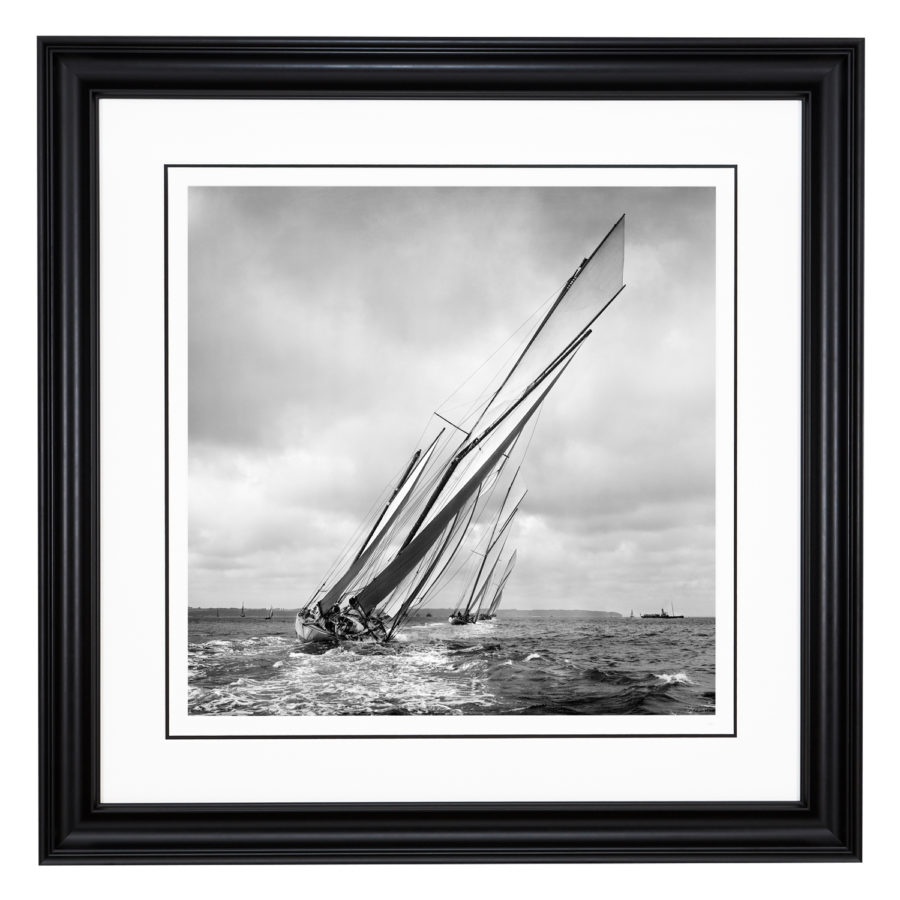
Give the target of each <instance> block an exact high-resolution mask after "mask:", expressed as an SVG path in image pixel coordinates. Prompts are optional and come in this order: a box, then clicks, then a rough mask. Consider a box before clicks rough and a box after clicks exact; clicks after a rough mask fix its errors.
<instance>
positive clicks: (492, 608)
mask: <svg viewBox="0 0 900 900" xmlns="http://www.w3.org/2000/svg"><path fill="white" fill-rule="evenodd" d="M516 552H517V551H515V550H514V551H513V554H512V556H511V557H510V558H509V562H507V564H506V568H505V569H504V570H503V576H502V577H501V578H500V581H499V582H498V583H497V586H496V587H495V588H494V593H493V596H492V598H491V600H490V601H489V603H488V606H487V612H485V613H483V614H482V615H481V616H479V617H478V618H479V621H482V622H490V621H491V620H492V619H496V618H497V610H498V609H499V607H500V601H501V600H502V599H503V589H504V588H505V587H506V582H507V581H509V576H510V575H512V571H513V569H514V568H515V565H516Z"/></svg>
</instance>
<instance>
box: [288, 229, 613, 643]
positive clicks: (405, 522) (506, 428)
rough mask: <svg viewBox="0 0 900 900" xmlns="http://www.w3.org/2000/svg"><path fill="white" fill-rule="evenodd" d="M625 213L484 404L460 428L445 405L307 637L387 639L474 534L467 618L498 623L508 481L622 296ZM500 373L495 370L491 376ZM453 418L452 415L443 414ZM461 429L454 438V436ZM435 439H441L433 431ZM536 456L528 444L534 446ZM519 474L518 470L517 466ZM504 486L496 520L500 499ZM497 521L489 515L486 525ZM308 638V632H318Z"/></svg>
mask: <svg viewBox="0 0 900 900" xmlns="http://www.w3.org/2000/svg"><path fill="white" fill-rule="evenodd" d="M623 269H624V216H623V217H622V218H620V219H619V221H618V222H616V224H615V225H614V226H613V227H612V228H611V229H610V231H609V232H608V234H607V235H606V237H605V238H604V239H603V240H602V241H601V242H600V244H598V245H597V247H596V249H595V250H594V252H593V253H591V255H590V256H588V257H586V258H585V259H584V260H582V262H581V263H580V264H579V265H578V266H577V268H576V269H575V271H574V272H573V273H572V275H571V276H570V277H569V278H568V280H567V281H566V282H565V284H564V285H563V286H562V288H561V289H560V290H559V291H558V292H557V293H556V295H555V296H554V298H553V299H552V303H551V305H550V307H549V309H548V310H547V311H546V312H545V313H544V314H543V315H542V316H541V318H540V320H539V321H538V322H537V324H536V326H535V327H533V328H532V329H531V330H530V331H529V332H526V334H525V335H524V337H523V339H522V346H521V347H520V349H519V350H518V351H517V352H516V353H515V355H514V359H512V360H511V361H510V360H508V361H507V364H504V365H503V366H502V367H501V369H500V371H498V372H495V373H494V374H493V375H492V376H490V378H489V380H488V382H487V383H486V384H483V385H481V390H480V393H479V395H478V396H477V397H476V400H475V402H473V403H471V404H469V405H468V408H467V409H466V410H465V411H464V412H463V413H462V414H461V415H458V416H455V421H454V420H452V419H451V418H450V417H449V416H450V413H449V410H447V409H446V408H445V407H443V406H442V407H439V408H438V411H436V413H435V415H436V417H437V418H438V419H440V420H442V423H445V424H443V425H442V427H441V430H440V431H438V433H437V435H436V436H435V437H434V438H433V440H431V442H430V444H428V445H427V446H425V447H424V449H419V450H416V451H415V453H414V454H413V455H412V458H411V459H410V461H409V463H408V465H406V467H405V469H404V471H403V475H402V476H401V478H400V480H399V481H398V482H397V484H396V485H395V486H394V488H393V491H392V492H391V493H390V496H389V497H388V499H387V500H386V502H384V503H383V505H382V506H381V507H380V509H379V511H378V514H377V515H376V516H375V517H374V519H373V520H372V521H371V522H370V523H369V524H368V525H366V526H365V527H364V528H363V529H361V537H360V539H358V542H357V543H356V545H355V546H352V545H351V548H350V550H349V551H348V553H347V555H346V556H345V558H344V559H343V560H341V561H340V562H339V564H337V565H336V566H335V567H334V569H333V570H332V574H331V575H330V576H329V577H328V578H326V580H325V582H324V583H322V585H321V587H320V588H319V590H317V591H316V593H315V594H314V595H313V597H311V598H310V599H309V600H308V601H307V603H306V605H305V607H304V608H302V609H301V611H300V613H298V616H297V623H296V628H297V633H298V634H299V635H300V636H301V637H302V638H303V639H316V640H321V639H325V638H329V637H331V638H355V637H362V636H371V637H375V638H378V639H380V640H387V639H389V638H390V637H391V635H393V634H394V632H395V631H396V630H397V628H398V627H399V626H400V625H401V624H402V622H403V621H404V619H405V618H406V617H408V616H409V614H410V613H411V612H412V611H413V610H414V609H416V608H418V607H419V606H421V605H422V604H423V603H425V602H427V601H428V600H429V599H430V598H431V597H432V596H434V595H435V594H436V593H437V591H438V590H439V589H440V584H441V581H442V579H443V578H444V576H445V573H446V572H447V571H448V568H449V567H450V566H451V563H453V562H454V559H455V558H457V557H459V556H462V555H464V553H465V551H466V548H468V547H471V545H472V542H473V540H474V537H475V536H476V535H479V536H480V537H478V541H481V540H482V538H483V537H484V534H485V528H486V525H485V523H486V522H492V526H487V527H489V532H490V536H489V538H488V540H487V541H486V542H485V543H484V546H485V550H484V552H483V555H482V556H481V560H480V564H479V566H478V572H477V574H476V576H475V578H474V580H473V581H472V583H471V590H470V591H469V592H468V595H467V597H466V603H465V612H466V614H467V615H471V614H473V612H474V615H475V616H477V614H478V611H479V610H484V614H485V615H492V614H493V612H492V611H493V610H495V609H496V607H497V605H498V604H499V601H500V597H501V595H502V593H503V588H504V586H505V584H506V581H507V580H508V578H509V575H510V573H511V571H512V566H513V565H514V562H515V553H514V554H513V555H512V557H511V558H510V559H509V560H508V562H507V563H506V567H505V569H504V570H503V575H502V576H501V578H500V580H499V581H497V582H496V585H495V584H494V581H493V578H494V575H495V574H496V573H497V571H498V568H499V563H500V559H501V555H502V553H503V549H504V547H505V543H506V538H507V537H508V534H509V527H510V525H511V523H512V520H513V517H514V516H515V513H516V511H517V510H518V508H519V503H521V498H520V499H519V501H517V503H516V504H515V507H514V509H513V511H512V512H511V513H510V514H508V515H506V516H502V515H501V514H502V513H503V510H504V507H505V505H506V501H507V499H508V498H509V496H510V492H511V490H512V484H513V481H514V480H515V478H514V477H513V479H512V480H509V481H508V483H507V478H508V475H505V474H504V470H505V467H506V466H507V464H508V462H509V460H510V458H511V457H512V456H513V454H514V453H516V454H517V455H518V454H519V453H521V454H522V455H524V450H522V448H521V447H519V446H518V443H519V438H520V436H521V435H522V433H523V431H524V430H525V429H526V427H527V426H528V424H529V422H531V423H532V425H534V424H535V422H536V414H537V412H538V411H539V410H540V408H541V405H542V404H543V402H544V401H545V399H546V398H547V396H548V394H549V393H550V391H551V390H552V389H553V388H554V386H555V385H556V384H557V382H558V381H559V379H560V378H561V376H562V373H563V372H564V371H565V370H566V368H568V366H569V364H570V363H571V362H572V360H573V358H574V357H575V355H576V354H577V352H578V350H579V349H580V348H581V347H582V345H583V344H584V341H585V340H586V339H587V337H588V336H589V335H590V333H591V326H592V325H593V324H594V322H596V320H597V318H598V317H599V316H600V315H601V314H602V313H603V312H604V310H606V309H607V308H608V307H609V305H610V304H611V303H612V302H613V300H615V298H616V297H617V296H618V295H619V293H621V291H622V289H623V287H624V284H623V280H622V279H623ZM488 375H490V373H488ZM445 412H446V413H447V415H444V413H445ZM447 425H449V426H452V430H448V429H447ZM432 433H433V432H432ZM522 444H523V445H524V447H525V449H526V450H527V442H525V441H523V442H522ZM511 468H512V467H510V469H511ZM501 482H502V483H503V486H504V488H505V494H504V497H503V502H502V503H501V504H500V508H499V511H498V512H497V515H496V518H494V514H493V513H489V510H490V509H492V503H491V495H492V494H493V491H494V488H495V487H496V485H497V484H500V483H501ZM487 516H490V518H486V517H487ZM313 634H314V636H313V637H307V635H313Z"/></svg>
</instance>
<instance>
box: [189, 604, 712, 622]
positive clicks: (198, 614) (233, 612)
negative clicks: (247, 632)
mask: <svg viewBox="0 0 900 900" xmlns="http://www.w3.org/2000/svg"><path fill="white" fill-rule="evenodd" d="M452 611H453V610H452V609H450V608H449V607H447V608H446V609H445V608H442V607H435V608H433V609H425V610H417V611H416V612H414V613H413V614H412V615H411V616H410V617H409V620H408V621H410V622H421V621H425V620H426V619H443V618H447V616H449V615H450V613H451V612H452ZM217 612H218V613H220V614H221V615H225V616H228V617H230V616H237V617H240V614H241V609H240V607H239V606H202V607H201V606H189V607H188V616H189V617H190V616H193V617H194V618H198V619H203V618H215V617H216V613H217ZM244 613H245V615H244V618H247V619H250V618H253V619H263V618H265V617H266V616H267V615H268V613H269V607H268V606H258V607H256V606H254V607H245V608H244ZM273 613H274V615H273V618H274V619H285V618H293V617H294V616H295V615H296V614H297V608H293V609H280V608H276V609H275V610H274V611H273ZM506 615H508V616H510V617H514V618H519V619H527V618H539V617H543V616H554V617H556V618H559V619H567V618H568V619H574V618H579V619H628V618H630V616H628V615H626V614H624V613H619V612H612V611H610V610H598V609H552V608H550V609H516V608H515V607H508V608H505V609H502V610H500V612H499V614H498V618H500V619H502V618H503V617H504V616H506ZM634 618H635V619H639V618H640V614H639V613H637V614H635V616H634ZM684 618H686V619H714V618H715V616H714V615H705V616H689V615H685V616H684Z"/></svg>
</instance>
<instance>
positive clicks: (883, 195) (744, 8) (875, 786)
mask: <svg viewBox="0 0 900 900" xmlns="http://www.w3.org/2000/svg"><path fill="white" fill-rule="evenodd" d="M534 6H535V7H539V8H534V9H531V8H528V7H526V5H525V4H523V3H521V2H514V3H512V2H508V3H504V2H489V0H454V2H453V3H435V4H429V3H423V2H413V0H407V2H389V0H379V2H374V3H371V2H370V3H363V2H343V3H342V2H332V3H327V4H318V3H317V4H312V5H308V6H307V5H304V4H303V3H300V2H296V0H292V2H280V0H277V2H276V0H253V2H252V3H248V2H246V0H242V2H232V0H214V2H193V3H192V2H187V0H178V2H176V0H155V2H153V3H136V4H127V3H117V2H100V0H96V2H79V3H72V2H68V3H65V2H60V0H43V2H40V3H36V4H34V5H33V6H29V5H26V4H24V3H9V4H7V5H6V6H5V8H4V12H3V31H4V39H3V54H2V56H0V61H2V66H3V76H4V77H3V85H4V88H5V90H4V101H5V102H4V115H3V125H4V127H3V139H2V141H0V152H2V154H3V158H4V163H5V165H4V166H3V169H2V172H3V175H4V180H3V184H2V191H0V210H2V215H0V231H2V234H0V254H2V260H3V278H2V282H0V284H2V291H0V297H2V300H0V311H2V319H0V409H2V413H3V415H2V419H0V421H2V423H3V428H2V435H3V441H2V443H0V456H2V466H0V479H2V488H0V572H2V578H0V597H2V599H3V606H2V609H3V612H4V613H7V615H5V616H4V618H3V623H4V629H5V631H4V635H3V638H4V640H3V657H2V658H3V661H4V663H5V667H4V668H5V671H4V672H3V676H4V677H3V684H4V686H5V691H4V700H5V703H6V708H5V715H4V716H3V719H2V721H3V730H4V740H3V741H2V744H0V754H2V757H3V761H2V766H0V771H2V772H3V775H4V780H3V783H2V788H0V791H2V793H0V796H2V798H3V801H4V802H3V804H2V814H0V819H2V828H3V838H2V841H0V853H2V856H3V860H4V862H3V868H2V873H3V875H2V883H3V887H4V893H5V894H6V896H10V897H26V896H27V897H41V898H44V897H48V898H49V897H54V898H56V897H61V896H64V897H67V898H80V897H96V898H106V897H118V896H122V895H123V894H127V896H129V897H130V898H133V900H139V898H144V897H157V896H159V893H160V892H161V891H165V892H169V893H171V894H173V895H174V896H176V897H177V896H201V895H202V896H211V897H216V898H219V897H221V898H230V897H242V898H243V897H246V896H248V894H249V892H251V891H252V892H253V894H254V895H255V896H267V895H284V894H286V895H288V896H294V895H304V896H308V897H315V896H328V897H330V898H334V897H344V896H351V895H354V894H357V893H358V894H360V895H363V896H371V895H373V894H374V895H375V896H381V895H384V896H390V897H395V896H398V895H399V896H420V897H421V896H425V897H428V898H442V897H451V896H459V894H460V892H466V893H467V894H468V895H469V896H474V897H481V896H490V895H492V894H494V893H495V892H503V893H505V894H510V893H515V894H517V895H519V896H525V897H538V896H542V895H544V894H548V893H549V894H551V895H553V896H556V897H563V896H592V895H601V894H602V895H604V896H608V897H623V896H627V897H629V898H634V897H665V898H666V900H676V898H680V897H690V898H692V900H695V898H698V897H699V898H702V897H717V896H719V895H721V894H723V893H727V894H728V895H729V896H730V897H754V896H757V895H758V894H760V892H767V893H770V894H773V895H774V896H778V897H781V896H791V895H793V894H795V893H799V892H801V891H802V892H804V893H808V894H811V895H815V896H818V897H845V896H848V895H855V896H856V897H868V896H879V895H881V894H882V893H885V892H890V891H892V890H894V889H895V888H896V875H895V870H894V867H893V866H892V862H893V858H894V857H895V856H896V853H897V841H896V834H897V827H896V818H895V817H896V810H895V803H896V801H897V790H896V788H897V776H896V774H895V772H896V770H897V768H898V764H897V760H898V747H897V741H896V736H895V733H894V732H895V727H894V724H893V723H894V721H895V719H896V714H895V710H894V698H895V696H896V694H897V690H896V687H895V685H896V684H897V680H898V676H897V674H896V672H897V666H896V663H895V662H894V660H895V657H896V649H895V646H896V637H895V634H896V632H897V627H896V622H897V616H898V606H897V602H898V599H900V589H898V576H897V567H896V563H895V560H896V557H897V553H898V551H897V548H896V546H895V544H896V539H895V536H896V534H897V531H898V529H897V525H896V510H897V507H898V504H900V494H898V477H897V465H896V457H897V449H896V448H897V438H898V436H900V428H898V426H897V424H896V422H897V413H896V406H897V400H896V396H895V395H896V394H897V393H898V387H900V369H898V366H897V357H898V352H897V349H896V343H897V340H898V333H900V315H898V311H897V310H898V297H900V290H898V287H897V265H896V262H895V260H896V256H897V234H898V229H897V215H896V211H897V189H896V185H897V180H898V178H897V175H898V173H897V167H896V147H897V136H898V126H897V114H896V107H897V98H896V89H897V86H898V78H897V75H896V65H895V57H896V54H897V47H896V41H897V38H898V29H897V28H896V26H895V24H894V21H893V17H892V15H891V12H890V11H889V10H891V9H892V7H891V5H890V4H887V3H881V2H877V0H873V2H870V0H856V2H853V3H848V2H846V0H842V2H831V0H827V2H826V0H821V2H816V3H806V2H804V3H794V4H789V3H785V2H784V0H754V2H753V3H752V4H744V3H723V2H700V0H679V2H677V3H672V2H664V0H643V2H641V3H632V4H601V3H590V4H588V3H581V2H578V0H554V2H553V3H546V4H534ZM37 34H146V35H165V34H187V35H198V34H223V35H224V34H238V35H240V34H244V35H248V34H251V35H366V36H372V35H427V36H442V35H443V36H465V35H471V36H476V35H477V36H486V35H488V36H489V35H499V36H510V35H514V36H651V35H652V36H693V37H698V36H798V35H802V36H840V35H852V36H860V35H861V36H864V37H866V38H867V40H868V46H867V72H866V81H867V103H866V105H867V122H866V124H867V129H866V130H867V136H866V137H867V153H866V165H867V186H868V189H869V190H868V197H867V213H866V230H867V259H866V288H867V290H866V297H867V305H866V341H867V345H866V483H867V492H866V532H867V546H866V554H867V555H866V565H865V577H866V621H867V630H866V667H865V669H866V734H865V738H866V751H865V779H866V806H865V858H866V862H865V863H864V864H863V865H862V866H849V865H844V866H835V865H802V866H801V865H794V866H787V865H777V866H775V865H756V866H728V867H724V866H721V865H710V866H696V865H656V866H645V865H641V866H616V867H603V868H598V867H593V866H538V867H534V866H504V867H497V866H489V867H484V866H478V867H476V866H455V867H443V868H442V869H441V870H440V871H439V870H437V869H433V868H427V869H426V868H422V867H375V868H372V867H353V868H346V869H338V868H335V867H317V868H313V869H306V870H302V871H301V870H299V869H296V868H286V867H240V868H238V867H229V868H227V869H223V868H219V867H194V868H185V867H178V868H167V867H160V868H147V869H143V870H140V871H138V870H135V869H134V868H103V869H100V868H94V867H90V868H52V869H50V868H44V869H39V868H38V867H37V865H36V860H37V765H36V741H37V706H36V698H37V693H36V683H35V678H34V675H35V673H36V667H37V662H36V641H35V635H36V623H37V612H36V594H37V548H36V534H37V509H36V496H37V488H36V477H37V476H36V437H35V436H36V430H37V422H36V392H37V386H36V362H35V354H36V341H35V335H36V303H35V271H36V255H35V254H36V251H35V207H36V203H35V185H34V172H35V133H36V124H35V80H34V79H35V68H36V66H35V46H34V36H35V35H37ZM10 574H11V575H12V578H11V579H10Z"/></svg>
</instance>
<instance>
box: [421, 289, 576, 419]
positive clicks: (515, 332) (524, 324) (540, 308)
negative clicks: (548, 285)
mask: <svg viewBox="0 0 900 900" xmlns="http://www.w3.org/2000/svg"><path fill="white" fill-rule="evenodd" d="M559 291H560V288H554V289H553V292H552V293H551V294H550V296H549V297H547V299H546V300H544V302H543V303H541V305H540V306H538V307H537V308H536V309H535V310H534V312H532V313H531V315H529V316H528V318H527V319H525V320H524V321H523V322H522V324H521V325H519V327H518V328H517V329H516V330H515V331H514V332H513V333H512V334H511V335H510V336H509V337H508V338H507V339H506V340H505V341H504V342H503V343H502V344H501V345H500V346H499V347H497V349H496V350H494V352H493V353H492V354H491V355H490V356H489V357H488V358H487V359H486V360H485V361H484V362H483V363H482V364H481V365H480V366H479V367H478V368H477V369H476V370H475V371H474V372H472V374H471V375H469V377H468V378H466V380H465V381H463V382H462V383H461V384H460V385H459V386H458V387H457V388H455V389H454V390H453V392H452V393H450V394H449V395H448V396H447V397H446V398H445V399H444V401H443V403H439V404H438V406H437V408H438V409H441V408H443V406H444V404H445V403H446V402H447V401H448V400H449V399H450V398H451V397H453V396H455V395H456V394H458V393H459V392H460V391H461V390H462V389H463V388H464V387H465V386H466V385H467V384H468V383H469V382H470V381H471V380H472V379H473V378H474V377H475V376H476V375H477V374H478V373H479V372H480V371H481V370H482V369H483V368H484V367H485V366H486V365H487V364H488V363H489V362H490V361H491V360H492V359H493V358H494V357H495V356H496V355H497V354H498V353H499V352H500V351H501V350H502V349H503V348H504V347H505V346H506V345H507V344H508V343H509V342H510V341H511V340H512V339H513V338H514V337H515V336H516V335H517V334H518V333H519V332H520V331H521V330H522V329H523V328H524V327H525V326H526V325H527V324H528V323H529V322H530V321H531V320H532V319H533V318H534V317H535V316H537V314H538V313H539V312H540V311H541V310H542V309H543V308H544V307H545V306H546V305H547V304H548V303H550V301H551V300H553V298H554V297H555V296H556V295H557V294H558V293H559Z"/></svg>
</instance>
